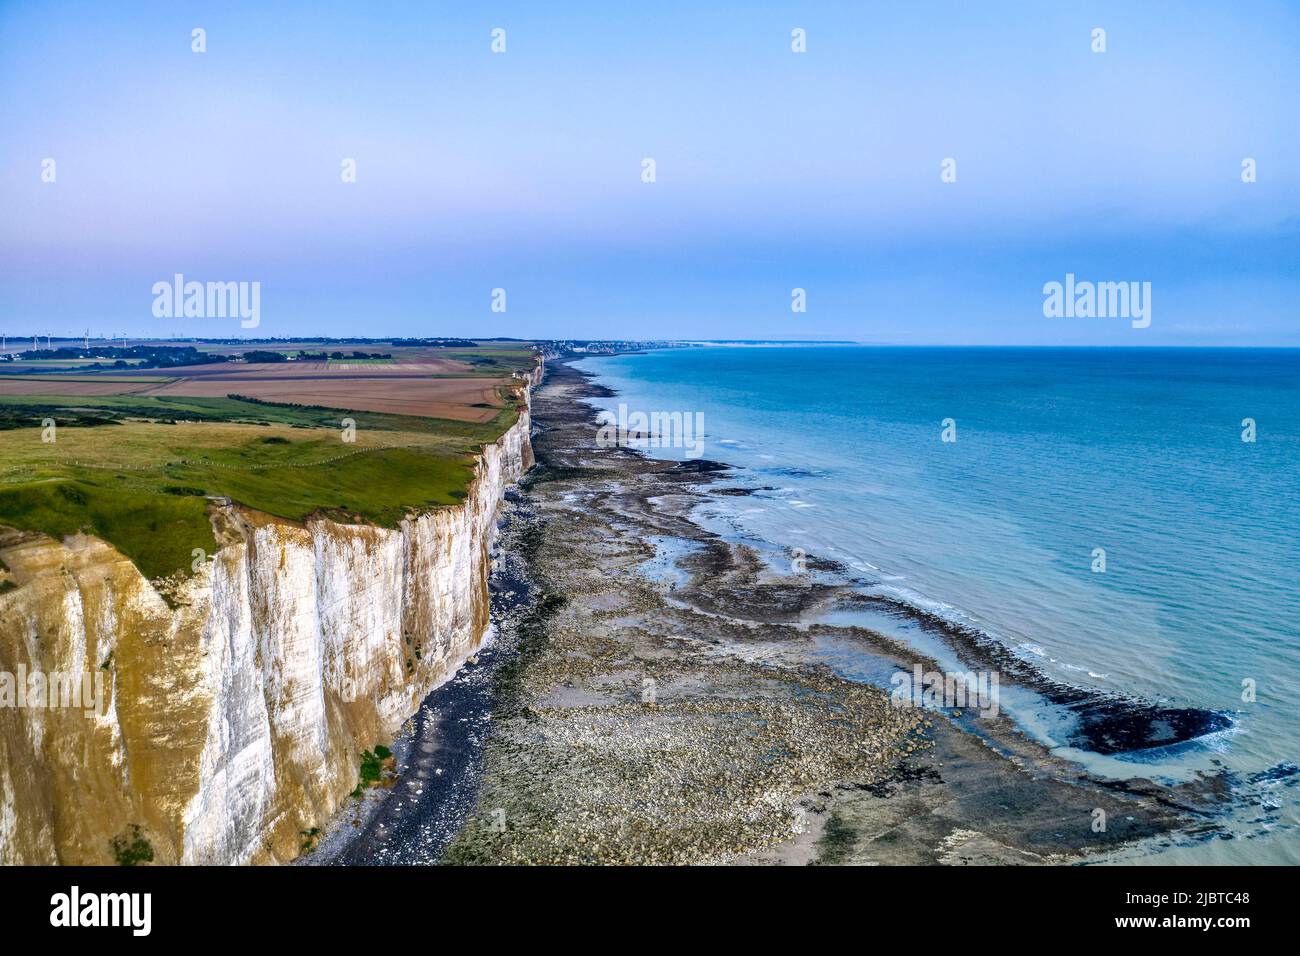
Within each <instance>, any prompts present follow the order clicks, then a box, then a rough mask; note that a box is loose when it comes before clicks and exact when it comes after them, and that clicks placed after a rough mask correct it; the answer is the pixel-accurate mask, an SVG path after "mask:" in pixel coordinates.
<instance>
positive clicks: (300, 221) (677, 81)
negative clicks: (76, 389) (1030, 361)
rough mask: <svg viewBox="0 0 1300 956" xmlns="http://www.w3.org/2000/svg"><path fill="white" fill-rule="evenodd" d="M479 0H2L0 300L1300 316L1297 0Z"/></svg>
mask: <svg viewBox="0 0 1300 956" xmlns="http://www.w3.org/2000/svg"><path fill="white" fill-rule="evenodd" d="M272 6H273V7H274V9H262V7H272ZM463 6H465V5H462V4H452V3H410V4H402V3H385V4H371V3H366V4H362V3H349V4H343V3H312V4H307V3H303V4H291V3H277V4H274V5H271V4H253V3H238V2H232V3H222V4H220V5H213V4H200V3H193V4H191V3H183V2H182V3H175V2H173V3H165V4H164V3H135V4H130V5H125V6H124V5H105V4H93V3H59V2H57V0H46V2H41V3H24V2H0V330H3V331H7V332H9V333H11V334H20V333H30V332H31V331H32V330H35V329H41V330H44V329H47V328H48V329H49V330H51V331H52V332H53V333H54V334H56V335H57V334H61V333H65V332H73V331H76V332H80V331H81V330H82V329H83V328H85V327H87V326H89V327H90V328H91V329H92V331H102V332H123V331H125V332H128V333H129V334H132V335H159V334H171V333H172V332H176V333H179V334H183V335H204V336H236V335H240V334H247V333H244V332H242V330H241V329H240V328H239V325H238V321H232V320H228V319H174V320H173V319H164V320H160V319H155V318H154V317H153V316H152V313H151V305H152V301H153V298H152V294H151V287H152V285H153V283H154V282H157V281H159V280H169V279H170V278H171V276H172V275H173V274H174V273H177V272H180V273H183V274H184V275H185V276H186V277H187V278H189V279H197V280H200V281H207V280H213V281H239V280H244V281H259V282H261V284H262V325H261V327H260V328H259V329H258V330H257V331H256V334H260V335H268V336H279V335H306V334H331V335H384V334H400V335H510V336H520V337H530V336H538V337H592V338H595V337H625V338H653V337H691V338H706V337H707V338H836V339H852V340H858V341H868V342H897V343H905V344H927V343H943V344H1002V343H1018V344H1040V343H1041V344H1118V345H1173V344H1186V345H1300V307H1298V305H1297V303H1300V265H1298V262H1300V255H1298V254H1300V214H1298V213H1300V107H1298V106H1297V104H1298V103H1300V4H1295V3H1267V2H1264V3H1252V4H1250V5H1248V6H1241V5H1217V4H1210V3H1200V2H1198V3H1166V2H1150V3H1141V4H1134V3H1116V4H1104V3H1099V4H1088V3H1071V4H1068V5H1067V4H1047V3H980V4H971V3H961V2H956V3H919V2H918V3H907V4H867V3H829V2H827V3H734V4H716V5H711V7H712V9H710V10H709V11H705V12H702V11H700V10H696V9H693V6H694V5H692V4H686V3H680V4H679V3H661V2H656V3H654V4H623V3H619V4H616V3H608V4H598V3H557V4H547V5H545V9H542V5H540V4H536V3H484V4H475V5H474V7H475V9H473V10H472V11H469V12H466V11H465V10H463V9H461V8H462V7H463ZM194 27H203V28H204V29H205V30H206V31H207V47H208V49H207V52H206V53H203V54H195V53H192V52H191V50H190V43H191V40H190V37H191V30H192V28H194ZM494 27H502V28H504V29H505V30H506V43H507V52H506V53H505V54H499V55H497V54H493V53H492V52H491V49H490V43H491V36H490V32H491V30H492V29H493V28H494ZM795 27H802V28H803V29H805V30H806V31H807V45H808V52H807V53H804V54H795V53H792V52H791V49H790V31H791V30H792V29H793V28H795ZM1095 27H1103V28H1104V29H1105V30H1106V41H1107V50H1106V52H1105V53H1100V54H1098V53H1093V52H1092V49H1091V43H1092V40H1091V31H1092V30H1093V28H1095ZM47 157H49V158H54V159H55V161H56V163H57V181H56V182H54V183H43V182H42V181H41V163H42V160H43V159H45V158H47ZM645 157H653V158H654V159H655V161H656V164H657V181H656V182H654V183H652V184H647V183H643V182H642V181H641V161H642V159H643V158H645ZM947 157H952V158H954V159H955V160H956V162H957V181H956V182H955V183H943V182H941V181H940V163H941V162H942V160H944V159H945V158H947ZM1244 157H1251V158H1254V159H1255V160H1256V163H1257V168H1258V181H1257V182H1255V183H1251V184H1245V183H1242V182H1241V178H1240V172H1241V162H1242V159H1243V158H1244ZM344 158H354V159H355V160H356V163H357V181H356V182H355V183H351V184H345V183H343V182H342V181H341V179H340V169H341V162H342V160H343V159H344ZM1067 272H1072V273H1075V274H1076V275H1077V276H1078V277H1079V278H1080V279H1093V280H1097V281H1120V280H1133V281H1149V282H1151V283H1152V324H1151V327H1150V328H1148V329H1142V330H1135V329H1132V328H1130V326H1129V323H1128V322H1126V321H1124V320H1120V319H1047V318H1044V316H1043V314H1042V301H1043V296H1042V286H1043V284H1044V283H1045V282H1050V281H1054V280H1055V281H1060V280H1062V279H1063V278H1064V276H1065V274H1066V273H1067ZM796 286H798V287H802V288H805V289H806V290H807V301H808V311H807V312H806V313H804V314H794V313H792V312H791V310H790V290H791V289H792V288H793V287H796ZM496 287H502V288H505V289H506V292H507V306H508V307H507V311H506V312H505V313H494V312H492V311H491V310H490V304H491V290H492V289H493V288H496Z"/></svg>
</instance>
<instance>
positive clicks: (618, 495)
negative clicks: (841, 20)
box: [442, 364, 1207, 864]
mask: <svg viewBox="0 0 1300 956" xmlns="http://www.w3.org/2000/svg"><path fill="white" fill-rule="evenodd" d="M597 394H601V389H600V386H597V385H595V384H594V383H593V382H591V381H590V379H589V377H588V376H587V375H586V374H585V373H582V372H581V371H579V370H577V369H574V368H572V367H569V366H565V365H561V364H556V365H553V366H552V367H551V368H550V370H549V371H548V377H547V380H546V382H545V384H544V385H543V386H542V387H541V388H540V389H539V390H537V391H536V392H535V394H534V405H533V417H534V422H535V424H536V430H535V434H534V440H533V445H534V451H535V454H536V457H537V462H538V464H537V467H536V468H535V469H534V470H533V471H532V472H531V473H530V474H529V475H528V476H527V477H526V478H525V480H524V481H523V483H522V485H521V489H522V492H523V497H524V498H525V499H526V501H527V502H528V505H529V507H530V508H531V509H533V512H534V519H535V526H534V527H533V529H532V531H531V533H530V534H529V536H528V543H527V548H526V550H527V559H526V565H527V572H526V573H527V575H528V576H529V578H530V579H531V580H532V582H533V584H534V586H535V588H536V593H535V594H534V596H533V599H532V601H530V602H529V604H528V608H527V610H526V611H521V612H517V614H520V615H523V616H524V617H526V618H527V621H526V623H525V626H523V627H522V628H521V629H520V630H519V635H518V642H517V647H516V651H517V653H515V654H513V655H512V657H511V659H510V661H509V662H508V664H505V665H503V666H501V667H499V668H498V669H497V671H496V674H495V677H494V686H495V697H496V703H495V708H494V713H493V716H492V730H491V733H490V734H488V735H486V742H485V744H484V752H483V756H482V773H481V777H480V779H479V780H478V783H477V800H476V802H475V805H474V808H473V811H472V812H471V813H470V814H469V815H468V817H467V819H466V821H465V824H464V826H463V827H462V828H461V829H460V831H459V832H458V834H457V835H456V836H455V838H454V839H452V840H451V842H450V843H449V844H448V845H447V847H446V850H445V853H443V855H442V860H443V861H444V862H449V863H507V864H509V863H543V864H544V863H649V864H655V863H675V864H682V863H728V862H730V863H736V862H739V863H816V862H820V863H1057V862H1073V861H1080V860H1083V859H1086V858H1087V857H1088V856H1089V855H1091V854H1098V853H1106V852H1112V851H1114V850H1116V849H1117V848H1120V847H1122V846H1124V845H1126V844H1130V843H1131V842H1133V841H1136V840H1141V839H1143V838H1148V837H1153V836H1157V835H1159V834H1165V833H1170V832H1173V831H1176V830H1179V829H1181V828H1185V827H1187V826H1188V825H1189V824H1195V823H1196V822H1197V821H1199V820H1201V814H1200V813H1199V810H1198V806H1199V804H1200V803H1201V802H1203V800H1204V799H1205V798H1206V796H1207V795H1206V794H1205V793H1203V792H1199V791H1198V790H1197V789H1196V788H1194V787H1189V788H1183V789H1182V790H1178V791H1176V790H1171V789H1169V788H1166V787H1162V786H1158V785H1156V784H1152V783H1148V782H1146V781H1137V782H1134V781H1129V782H1127V783H1125V784H1122V785H1121V784H1115V783H1113V782H1102V781H1097V780H1093V779H1091V778H1089V777H1087V776H1085V775H1084V774H1083V772H1082V771H1081V770H1079V769H1078V768H1077V767H1075V766H1074V765H1072V764H1068V763H1066V762H1064V761H1060V760H1057V759H1054V758H1053V757H1052V756H1051V755H1049V754H1048V753H1046V752H1045V751H1044V750H1043V749H1042V748H1040V747H1038V746H1037V745H1036V744H1033V743H1031V742H1030V741H1028V740H1026V739H1025V738H1024V737H1023V736H1021V735H1020V734H1019V733H1018V732H1017V731H1016V730H1015V728H1014V727H1013V726H1012V725H1011V724H1010V722H1009V721H1008V720H1006V719H1005V718H997V717H995V718H989V719H984V718H981V719H980V724H981V726H980V727H979V732H978V733H972V732H970V728H971V724H970V721H971V720H972V718H973V717H974V715H973V714H971V713H967V714H964V715H963V714H960V713H959V712H956V711H934V710H917V709H913V708H911V707H900V706H897V705H895V704H892V703H891V701H890V697H889V694H888V693H887V692H886V691H884V690H882V689H880V688H878V687H874V686H871V685H869V684H865V683H858V682H854V681H849V680H845V679H842V678H841V677H839V676H837V675H836V674H835V672H833V671H832V670H831V669H830V668H829V667H827V666H826V665H825V664H824V663H821V662H820V661H819V659H818V658H816V657H815V655H814V654H813V653H812V649H813V641H814V640H815V639H816V638H817V637H819V636H820V637H825V636H832V637H836V638H844V639H848V640H853V641H855V642H858V644H859V645H860V646H861V647H862V648H863V649H864V652H865V653H870V654H874V655H877V656H878V657H879V660H880V662H881V666H882V667H884V668H886V669H889V668H894V669H902V670H910V669H911V667H912V666H913V664H914V663H921V664H923V665H925V666H933V662H930V661H926V660H925V659H923V658H918V657H917V656H916V654H915V653H914V652H912V651H910V650H909V649H907V648H905V647H902V646H900V645H898V644H896V643H895V642H892V641H890V640H889V639H887V638H885V637H883V636H882V635H879V634H876V633H874V632H871V631H868V630H865V629H862V628H857V627H842V628H841V627H831V626H828V625H825V624H820V623H816V622H815V617H816V612H817V611H818V610H819V609H825V608H827V607H829V606H830V605H831V604H833V603H834V602H835V601H837V600H840V599H842V598H844V597H845V595H844V594H841V593H839V591H840V589H839V588H838V587H837V586H836V585H834V584H827V583H825V582H824V580H822V579H821V578H818V577H816V576H811V575H806V574H793V573H792V574H789V575H783V574H781V573H779V572H777V571H773V569H772V568H771V567H770V566H769V565H768V564H767V563H765V562H763V561H762V560H761V559H760V556H758V555H757V554H755V553H754V552H753V551H752V550H751V549H749V548H747V547H746V546H744V545H743V544H737V543H734V542H729V541H727V540H724V539H722V538H719V537H718V536H717V535H715V534H713V533H711V532H709V531H706V530H704V529H703V528H701V527H700V526H699V525H698V524H696V523H695V522H693V521H692V520H691V513H692V509H693V508H694V507H695V506H696V505H697V504H698V503H700V502H701V501H702V500H704V499H705V497H706V496H708V495H710V494H714V493H717V492H719V491H720V492H722V493H724V494H726V493H733V489H729V488H727V487H725V479H726V477H727V469H726V468H725V467H723V466H715V465H713V464H712V463H708V462H703V463H701V462H688V463H686V464H685V465H683V464H678V463H673V462H667V461H659V460H655V459H652V458H649V457H646V456H644V455H642V454H639V453H637V452H635V451H631V450H628V449H625V448H600V447H597V445H596V441H595V438H596V432H597V421H596V417H595V413H594V411H593V410H592V408H591V407H590V406H589V405H588V404H586V403H584V402H583V401H581V399H582V398H584V397H587V396H592V395H597ZM809 564H810V566H814V567H815V566H816V559H815V557H810V559H809ZM519 623H520V622H519V621H518V620H516V621H515V625H518V624H519ZM1099 821H1100V824H1099ZM1202 825H1204V824H1202Z"/></svg>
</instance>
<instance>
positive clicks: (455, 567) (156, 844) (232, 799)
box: [0, 370, 540, 864]
mask: <svg viewBox="0 0 1300 956" xmlns="http://www.w3.org/2000/svg"><path fill="white" fill-rule="evenodd" d="M539 374H540V370H539ZM529 427H530V420H529V415H528V412H527V410H526V409H525V410H523V411H522V412H521V415H520V419H519V421H518V422H517V423H516V424H515V425H514V426H513V427H512V428H511V429H510V430H509V431H508V432H506V434H505V435H503V436H502V438H501V439H500V440H499V441H498V442H496V443H495V444H493V445H489V446H487V447H486V448H485V449H484V453H483V455H482V457H481V459H480V461H479V466H478V472H477V476H476V478H475V479H474V481H473V483H472V484H471V486H470V488H469V489H468V493H467V495H466V498H465V500H464V501H463V502H462V503H461V504H460V505H459V506H456V507H453V508H445V509H440V510H438V511H435V512H432V513H429V514H425V515H422V516H420V517H416V518H411V519H408V520H406V521H404V522H402V524H401V526H400V527H399V528H397V529H395V530H388V529H383V528H374V527H367V526H353V525H343V524H338V523H335V522H331V521H326V520H313V521H309V522H308V523H307V524H306V525H305V526H303V525H298V524H294V523H290V522H285V521H281V520H279V519H276V518H271V517H269V516H267V515H263V514H257V513H251V512H248V511H245V510H243V509H239V508H237V507H232V506H226V507H221V508H217V509H216V511H215V512H214V516H213V520H214V524H215V526H216V527H217V528H218V530H219V537H220V538H221V539H222V540H223V541H224V542H225V544H223V546H222V548H221V549H220V551H219V552H218V553H217V554H216V555H215V556H214V557H213V558H212V560H210V561H208V562H207V563H206V564H205V565H203V566H201V568H200V569H199V571H198V573H197V574H196V575H195V576H194V577H193V578H191V579H190V580H189V581H188V582H187V583H186V584H185V585H184V586H183V587H182V589H181V591H180V592H179V593H178V594H177V595H176V596H175V602H174V603H176V604H177V606H176V607H175V608H173V607H171V606H169V605H168V603H167V602H165V601H164V600H163V599H162V597H161V596H160V595H159V594H158V592H157V591H156V590H155V589H154V588H153V587H152V585H151V584H150V583H149V582H148V581H147V580H145V578H144V577H143V576H142V575H141V574H140V572H139V571H138V570H137V569H136V567H135V565H134V564H132V563H131V562H130V561H129V560H128V559H126V558H125V557H123V556H122V555H121V554H120V553H118V552H117V551H116V550H114V549H113V548H112V547H110V546H109V545H107V544H105V543H104V542H102V541H100V540H97V539H93V538H85V537H81V538H69V539H65V540H64V541H62V542H59V541H54V540H52V539H51V538H49V537H46V536H43V535H34V534H21V533H16V532H14V533H9V534H7V535H6V536H3V537H0V559H3V562H4V564H6V565H7V566H8V567H9V569H10V571H9V575H8V576H7V577H8V578H9V579H11V580H12V581H13V582H14V583H16V584H17V585H18V586H17V587H16V588H15V589H12V590H9V591H7V592H6V593H0V672H7V673H10V674H19V673H21V672H23V671H25V672H27V673H31V672H33V671H42V672H44V673H46V674H51V673H63V674H75V675H81V674H92V675H96V676H97V677H99V678H102V685H103V701H102V706H101V707H100V711H101V712H100V713H98V714H93V713H92V714H91V715H90V716H87V715H86V713H85V711H84V710H83V709H82V708H70V707H60V708H41V707H33V706H28V707H14V706H12V705H11V706H7V707H5V706H0V863H4V864H15V863H18V864H53V863H65V864H99V863H113V862H114V861H115V858H116V857H115V851H114V849H113V843H114V840H115V839H117V840H118V841H119V847H120V846H125V845H129V844H130V843H131V842H132V841H133V840H134V838H135V835H136V831H135V828H136V827H138V828H139V836H140V837H142V838H143V839H144V840H147V841H148V843H149V844H150V846H151V848H152V850H153V853H154V861H155V862H157V863H223V864H224V863H265V862H276V861H285V860H288V859H291V858H293V857H294V856H296V855H297V854H298V852H299V850H300V847H301V844H302V839H303V838H302V836H301V833H302V831H304V830H307V829H309V828H311V827H314V826H319V825H320V824H321V823H322V822H323V821H324V820H325V819H326V818H327V817H328V816H329V815H330V814H331V813H333V812H334V811H335V810H336V809H337V808H338V807H339V806H340V805H341V804H342V803H343V802H344V801H345V800H346V799H347V798H348V794H349V793H350V792H351V791H352V790H353V789H354V788H355V786H356V785H357V780H358V771H359V764H360V752H361V751H362V750H369V749H372V748H373V747H374V746H375V744H376V743H381V742H388V741H389V740H390V739H391V737H392V735H393V734H394V733H395V732H396V731H397V730H398V729H399V728H400V726H401V725H402V723H403V722H404V721H405V720H406V719H407V718H408V717H409V716H410V715H411V714H412V713H413V712H414V711H415V709H416V708H417V707H418V705H419V702H420V701H421V700H422V699H423V698H424V696H425V695H426V694H427V693H428V692H429V691H430V690H431V689H432V688H433V687H435V686H436V685H437V684H439V683H440V682H442V681H443V680H445V679H447V678H448V677H450V676H451V675H452V674H453V673H455V671H456V669H457V668H458V667H459V666H460V665H461V664H462V663H463V661H464V660H465V659H466V658H467V657H468V656H469V655H471V654H472V653H473V652H474V650H475V648H476V647H477V646H478V644H479V642H480V641H481V640H482V637H483V635H484V633H485V631H486V629H487V626H488V594H487V578H488V572H489V566H488V565H489V559H488V549H489V546H490V543H491V536H492V530H493V527H494V523H495V514H496V508H497V504H498V502H499V500H500V497H501V494H502V492H503V490H504V488H505V486H506V485H507V484H509V483H510V482H511V481H513V480H515V479H516V478H518V477H519V475H520V474H522V473H523V472H524V471H525V470H527V469H528V468H529V467H531V465H532V448H531V446H530V444H529V440H528V432H529Z"/></svg>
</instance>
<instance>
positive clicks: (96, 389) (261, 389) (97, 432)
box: [0, 350, 532, 579]
mask: <svg viewBox="0 0 1300 956" xmlns="http://www.w3.org/2000/svg"><path fill="white" fill-rule="evenodd" d="M525 356H526V360H527V363H528V364H527V365H525V364H524V357H525ZM434 358H435V357H432V356H427V355H423V354H421V355H397V356H395V357H394V359H393V361H391V362H388V363H360V362H357V363H340V364H344V365H348V364H351V365H354V366H355V367H353V368H342V367H333V368H332V367H331V365H332V364H333V363H329V362H301V363H300V362H296V361H293V362H284V363H268V364H265V365H260V364H257V363H253V364H246V363H240V362H232V363H229V364H216V365H198V366H191V367H187V368H185V369H183V370H181V369H168V370H167V372H166V373H165V374H160V373H159V372H158V371H157V370H154V371H152V372H150V373H145V372H141V373H140V374H139V375H134V374H132V373H130V372H124V371H123V370H122V369H114V370H113V371H112V372H111V373H105V374H103V375H95V374H93V373H84V372H83V373H76V374H66V375H63V374H59V373H46V374H39V375H4V376H0V525H7V526H10V527H14V528H18V529H21V530H29V531H43V532H45V533H48V534H51V535H53V536H55V537H62V536H66V535H70V534H74V533H77V532H85V533H90V534H94V535H96V536H98V537H101V538H103V539H105V540H107V541H109V542H110V543H112V544H113V545H114V546H115V547H117V548H118V549H119V550H120V551H122V553H123V554H125V555H127V556H128V557H129V558H131V559H132V560H133V561H134V562H135V563H136V564H137V566H138V567H139V568H140V569H141V571H142V572H143V573H144V574H145V575H146V576H147V577H150V578H154V579H156V578H162V577H167V576H170V575H173V574H176V573H177V572H181V573H184V572H186V571H188V570H189V568H190V565H191V561H192V557H191V555H192V553H193V551H194V549H196V548H199V549H202V550H203V551H204V552H205V553H212V552H213V551H214V550H215V549H216V546H217V543H216V541H215V539H214V533H213V530H212V526H211V522H210V520H209V518H208V509H209V507H210V505H211V501H210V499H211V498H229V499H231V500H232V501H235V502H237V503H239V504H242V505H245V506H247V507H249V508H252V509H255V510H257V511H262V512H265V513H267V514H270V515H275V516H277V517H281V518H285V519H289V520H294V521H302V520H304V519H306V518H308V517H310V516H312V515H314V514H321V515H326V516H330V517H334V518H336V519H338V520H343V521H353V522H369V523H373V524H377V525H381V526H385V527H392V526H394V525H395V524H396V523H397V522H399V521H400V520H401V519H402V517H403V516H404V515H405V514H407V513H408V512H410V511H420V510H425V509H429V508H435V507H439V506H442V505H449V504H454V503H455V502H456V501H458V500H460V498H461V497H463V495H464V493H465V487H466V485H467V484H468V482H469V480H470V478H471V477H472V475H473V456H474V454H475V453H476V452H477V451H478V450H479V448H480V447H481V446H482V444H484V443H485V442H489V441H492V440H495V439H496V438H497V437H498V436H499V435H500V434H501V433H502V432H503V431H504V430H505V429H506V428H508V427H509V426H510V425H511V424H513V423H514V421H515V420H516V418H517V415H518V405H519V401H520V395H521V390H520V388H519V384H518V382H517V381H516V380H514V379H512V378H511V377H510V375H509V371H514V370H518V369H522V368H528V367H531V361H532V356H531V353H529V352H527V351H526V350H524V351H523V352H522V353H515V354H513V355H511V356H510V357H508V358H507V357H505V356H500V355H497V356H491V358H490V361H491V363H492V365H493V366H495V365H496V364H497V363H501V365H500V368H499V369H498V371H497V374H495V375H488V374H484V366H480V367H478V368H475V367H474V365H473V364H472V358H473V354H472V353H471V354H470V355H469V356H466V358H468V359H470V361H466V360H465V359H462V358H454V359H453V358H451V357H447V358H445V359H443V358H440V357H439V358H438V359H437V361H434V360H433V359H434ZM507 369H508V370H509V371H506V370H507ZM345 419H347V420H348V422H351V423H353V425H354V428H353V429H347V428H346V423H345V421H344V420H345ZM51 423H52V424H53V426H54V427H53V429H49V428H47V427H46V426H48V425H49V424H51Z"/></svg>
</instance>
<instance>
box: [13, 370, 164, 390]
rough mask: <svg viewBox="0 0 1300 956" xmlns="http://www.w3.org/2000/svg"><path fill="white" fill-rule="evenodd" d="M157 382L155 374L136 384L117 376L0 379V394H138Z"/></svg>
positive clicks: (156, 385)
mask: <svg viewBox="0 0 1300 956" xmlns="http://www.w3.org/2000/svg"><path fill="white" fill-rule="evenodd" d="M161 384H166V382H165V381H160V380H159V377H158V373H157V372H155V373H154V376H153V380H149V379H145V378H141V379H140V380H139V381H138V382H130V381H125V380H124V379H122V378H119V377H113V378H104V379H95V378H91V377H89V376H84V377H79V378H72V377H68V376H66V375H57V376H56V375H40V376H35V375H31V376H9V375H4V376H0V395H139V394H141V393H143V392H144V391H145V390H146V389H149V388H156V387H158V386H159V385H161Z"/></svg>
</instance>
